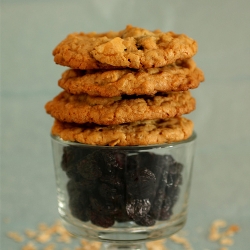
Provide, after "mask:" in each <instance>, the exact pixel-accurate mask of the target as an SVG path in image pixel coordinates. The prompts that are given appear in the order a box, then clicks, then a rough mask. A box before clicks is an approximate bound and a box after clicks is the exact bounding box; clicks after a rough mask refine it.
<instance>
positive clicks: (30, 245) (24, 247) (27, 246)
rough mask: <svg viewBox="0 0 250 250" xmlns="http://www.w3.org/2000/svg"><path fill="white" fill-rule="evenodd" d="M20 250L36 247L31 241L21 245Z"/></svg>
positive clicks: (32, 249) (29, 249)
mask: <svg viewBox="0 0 250 250" xmlns="http://www.w3.org/2000/svg"><path fill="white" fill-rule="evenodd" d="M22 250H37V248H36V246H35V245H34V244H33V243H32V242H29V243H28V244H26V245H25V246H23V247H22Z"/></svg>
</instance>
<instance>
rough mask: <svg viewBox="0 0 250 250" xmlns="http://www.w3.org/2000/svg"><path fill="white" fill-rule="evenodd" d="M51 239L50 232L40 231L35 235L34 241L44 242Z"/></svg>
mask: <svg viewBox="0 0 250 250" xmlns="http://www.w3.org/2000/svg"><path fill="white" fill-rule="evenodd" d="M50 239H51V234H49V233H47V232H42V233H41V234H39V235H38V236H37V237H36V241H37V242H39V243H46V242H48V241H50Z"/></svg>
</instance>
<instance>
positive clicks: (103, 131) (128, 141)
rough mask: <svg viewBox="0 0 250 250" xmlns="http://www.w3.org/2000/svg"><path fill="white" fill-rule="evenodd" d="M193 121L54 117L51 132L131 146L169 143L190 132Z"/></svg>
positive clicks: (67, 138) (94, 142)
mask: <svg viewBox="0 0 250 250" xmlns="http://www.w3.org/2000/svg"><path fill="white" fill-rule="evenodd" d="M192 132H193V123H192V121H190V120H188V119H186V118H184V117H177V118H169V119H167V120H161V119H156V120H144V121H138V122H133V123H126V124H122V125H113V126H100V125H96V124H93V123H92V124H89V123H87V124H75V123H65V122H60V121H57V120H55V122H54V125H53V127H52V131H51V133H52V134H53V135H56V136H59V137H61V138H62V139H63V140H65V141H76V142H80V143H85V144H91V145H110V146H132V145H151V144H160V143H172V142H178V141H181V140H185V139H187V138H189V137H190V136H191V135H192Z"/></svg>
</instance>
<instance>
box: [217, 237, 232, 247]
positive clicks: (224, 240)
mask: <svg viewBox="0 0 250 250" xmlns="http://www.w3.org/2000/svg"><path fill="white" fill-rule="evenodd" d="M233 243H234V241H233V239H232V238H229V237H222V238H221V239H220V244H221V245H223V246H232V245H233Z"/></svg>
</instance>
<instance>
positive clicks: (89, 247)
mask: <svg viewBox="0 0 250 250" xmlns="http://www.w3.org/2000/svg"><path fill="white" fill-rule="evenodd" d="M80 242H81V246H80V247H77V248H76V249H75V250H99V249H100V247H101V243H100V242H89V241H86V240H81V241H80Z"/></svg>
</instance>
